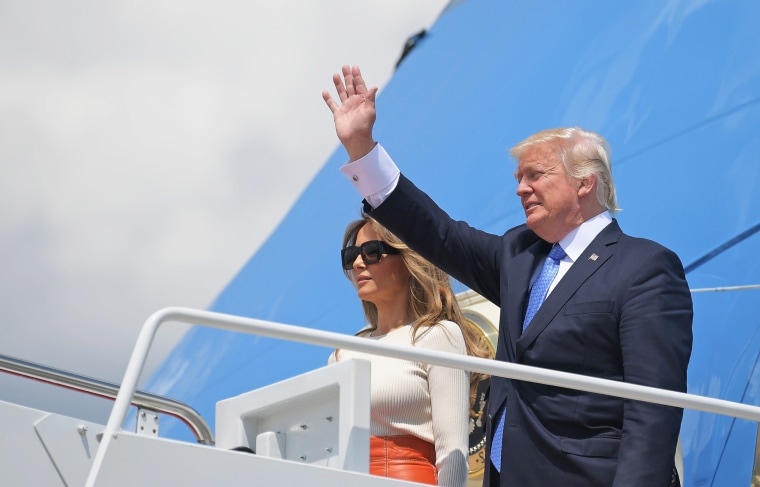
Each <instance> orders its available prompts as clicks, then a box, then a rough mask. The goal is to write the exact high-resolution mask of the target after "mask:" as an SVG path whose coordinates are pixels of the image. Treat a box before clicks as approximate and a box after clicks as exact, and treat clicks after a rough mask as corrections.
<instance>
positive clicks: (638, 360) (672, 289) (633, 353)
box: [614, 246, 693, 486]
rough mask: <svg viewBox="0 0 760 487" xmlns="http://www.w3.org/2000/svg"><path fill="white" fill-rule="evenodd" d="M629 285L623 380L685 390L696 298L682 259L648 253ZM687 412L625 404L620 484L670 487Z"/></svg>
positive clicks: (658, 252)
mask: <svg viewBox="0 0 760 487" xmlns="http://www.w3.org/2000/svg"><path fill="white" fill-rule="evenodd" d="M649 250H650V252H648V255H647V258H646V259H640V260H638V261H637V267H636V270H635V271H634V272H633V273H632V278H631V279H630V281H629V282H628V283H627V284H628V291H627V296H626V299H625V300H624V301H623V303H624V304H623V308H622V310H621V320H620V327H619V329H620V346H621V353H622V360H623V373H624V380H625V381H626V382H631V383H634V384H641V385H646V386H652V387H659V388H663V389H669V390H673V391H678V392H685V391H686V370H687V367H688V363H689V357H690V354H691V345H692V329H691V324H692V315H693V311H692V309H693V308H692V300H691V294H690V291H689V288H688V284H687V282H686V279H685V277H684V271H683V266H682V264H681V262H680V260H679V259H678V257H677V256H676V255H675V254H674V253H673V252H671V251H669V250H667V249H665V248H664V247H660V246H655V248H654V249H649ZM682 415H683V410H682V409H679V408H674V407H669V406H660V405H655V404H651V403H645V402H641V401H633V400H626V401H625V403H624V416H623V434H622V443H621V447H620V456H619V461H618V468H617V471H616V476H615V483H614V485H615V486H629V485H637V486H638V485H668V482H669V479H670V474H671V472H672V469H673V452H674V451H675V446H676V441H677V439H678V433H679V431H680V426H681V418H682Z"/></svg>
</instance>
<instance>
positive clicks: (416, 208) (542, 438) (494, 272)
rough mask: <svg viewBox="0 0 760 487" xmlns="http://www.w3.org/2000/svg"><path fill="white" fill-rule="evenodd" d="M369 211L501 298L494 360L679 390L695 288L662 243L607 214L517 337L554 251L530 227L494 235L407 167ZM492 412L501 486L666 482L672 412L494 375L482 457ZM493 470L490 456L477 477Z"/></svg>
mask: <svg viewBox="0 0 760 487" xmlns="http://www.w3.org/2000/svg"><path fill="white" fill-rule="evenodd" d="M365 211H367V212H368V213H369V214H370V215H371V216H372V217H374V218H376V219H377V220H378V221H379V222H380V223H382V224H383V225H384V226H386V227H387V228H388V229H389V230H391V231H392V232H393V233H395V234H396V235H398V236H399V237H400V238H401V239H402V240H403V241H405V242H406V243H407V244H408V245H409V246H410V247H411V248H413V249H414V250H416V251H417V252H419V253H420V254H421V255H422V256H424V257H425V258H427V259H428V260H430V261H431V262H432V263H434V264H435V265H437V266H438V267H440V268H442V269H443V270H445V271H446V272H447V273H449V274H450V275H451V276H453V277H454V278H456V279H457V280H459V281H460V282H462V283H463V284H465V285H467V286H469V287H470V288H471V289H473V290H475V291H476V292H478V293H480V294H481V295H482V296H484V297H485V298H487V299H488V300H490V301H492V302H493V303H495V304H496V305H497V306H500V307H501V317H500V320H499V336H498V345H497V351H496V358H497V359H498V360H504V361H507V362H512V363H519V364H526V365H531V366H537V367H544V368H548V369H554V370H560V371H565V372H572V373H578V374H585V375H589V376H594V377H601V378H605V379H612V380H619V381H626V382H631V383H635V384H643V385H647V386H654V387H660V388H665V389H670V390H674V391H680V392H684V391H685V390H686V369H687V366H688V361H689V356H690V354H691V344H692V332H691V323H692V313H693V312H692V301H691V294H690V292H689V288H688V285H687V282H686V279H685V276H684V271H683V265H682V264H681V261H680V260H679V259H678V257H677V256H676V255H675V254H674V253H673V252H671V251H670V250H668V249H666V248H665V247H663V246H661V245H659V244H657V243H655V242H652V241H649V240H644V239H639V238H633V237H630V236H628V235H626V234H624V233H623V232H622V231H621V229H620V227H619V226H618V223H617V221H616V220H613V222H612V223H611V224H610V225H608V226H607V227H606V228H605V229H604V230H602V232H601V233H600V234H599V235H598V236H597V237H596V238H595V239H594V240H593V241H592V242H591V244H590V245H589V246H588V248H587V249H586V250H585V251H584V252H583V254H582V255H581V256H580V258H579V259H577V260H576V261H575V262H574V263H573V265H572V266H571V268H570V269H569V270H568V272H567V273H566V274H565V275H564V276H563V277H562V279H561V280H560V281H559V282H558V283H557V284H556V287H555V288H554V289H553V290H552V292H551V293H550V294H549V296H548V297H547V298H546V301H545V302H544V304H543V305H542V306H541V308H540V309H539V310H538V312H537V313H536V315H535V316H534V318H533V320H532V321H531V323H530V326H528V328H527V329H526V330H525V332H524V333H523V332H522V322H523V317H524V315H525V309H526V307H527V302H528V295H529V290H528V288H529V285H530V278H531V276H532V274H533V272H534V270H535V269H536V267H537V265H538V264H539V263H540V262H541V261H542V259H544V258H545V257H546V256H547V255H548V253H549V249H550V248H551V245H550V244H549V243H547V242H545V241H543V240H541V239H540V238H539V237H538V236H537V235H536V234H535V233H533V231H531V230H530V229H528V228H527V226H525V225H521V226H518V227H515V228H513V229H511V230H509V231H507V232H506V233H505V234H504V235H501V236H498V235H492V234H488V233H485V232H482V231H480V230H477V229H474V228H472V227H470V226H469V225H467V224H466V223H464V222H459V221H454V220H452V219H451V218H450V217H449V216H448V215H447V214H446V213H445V212H444V211H442V210H441V209H440V208H439V207H438V206H437V205H436V204H435V203H434V202H433V201H432V200H431V199H430V198H429V197H427V195H425V194H424V193H423V192H421V191H420V190H419V189H417V188H416V187H415V186H414V185H413V184H412V183H411V182H410V181H409V180H408V179H406V178H405V177H404V176H403V175H401V177H400V180H399V183H398V186H397V187H396V189H395V190H394V191H393V193H391V195H390V196H389V197H388V199H387V200H385V201H384V202H383V203H382V204H381V205H380V206H379V207H378V208H376V209H372V208H371V207H369V205H367V204H366V202H365ZM502 407H506V421H505V429H504V438H503V443H502V445H503V448H502V473H501V475H500V476H499V477H500V485H501V486H502V487H507V486H518V487H526V486H534V485H536V486H539V485H541V486H544V485H546V486H562V487H567V486H584V487H587V486H611V485H614V486H646V487H652V486H658V485H659V486H663V487H664V486H668V485H670V480H671V474H672V472H673V466H674V454H675V448H676V442H677V438H678V433H679V430H680V424H681V417H682V410H681V409H677V408H672V407H667V406H659V405H654V404H649V403H644V402H640V401H633V400H624V399H620V398H616V397H612V396H606V395H600V394H594V393H588V392H582V391H576V390H570V389H564V388H559V387H552V386H546V385H541V384H535V383H530V382H523V381H514V380H511V379H505V378H500V377H493V378H492V379H491V389H490V397H489V404H488V424H487V434H488V438H489V441H488V450H489V451H487V455H486V456H487V457H488V456H489V455H490V443H491V441H490V438H491V430H492V421H493V419H494V417H495V416H496V413H497V411H499V410H500V408H502ZM489 472H490V465H489V464H487V465H486V479H485V482H484V485H486V486H487V485H490V481H491V480H490V478H489Z"/></svg>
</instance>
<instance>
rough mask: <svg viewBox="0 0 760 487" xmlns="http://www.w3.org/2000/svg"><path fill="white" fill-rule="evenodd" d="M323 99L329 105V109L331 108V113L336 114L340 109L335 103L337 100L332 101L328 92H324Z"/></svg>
mask: <svg viewBox="0 0 760 487" xmlns="http://www.w3.org/2000/svg"><path fill="white" fill-rule="evenodd" d="M322 99H323V100H324V101H325V103H327V108H329V109H330V111H331V112H333V113H335V110H337V109H338V104H337V103H335V100H333V99H332V97H331V96H330V93H328V92H327V90H325V91H323V92H322Z"/></svg>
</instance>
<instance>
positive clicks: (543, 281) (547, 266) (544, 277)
mask: <svg viewBox="0 0 760 487" xmlns="http://www.w3.org/2000/svg"><path fill="white" fill-rule="evenodd" d="M565 255H567V254H565V251H564V250H562V247H560V245H559V244H554V246H553V247H552V250H551V251H550V252H549V257H547V258H546V262H544V267H543V269H541V274H539V275H538V279H536V282H534V283H533V287H532V288H531V290H530V299H529V300H528V310H527V311H526V312H525V320H524V321H523V331H525V328H527V327H528V323H530V320H532V319H533V315H535V314H536V311H538V308H540V307H541V304H543V302H544V299H546V293H547V291H549V286H551V283H552V281H553V280H554V278H555V277H557V271H559V261H560V260H562V259H563V258H564V257H565ZM506 413H507V408H505V407H504V408H501V412H500V413H499V419H498V422H497V423H496V431H495V432H494V434H493V441H492V442H491V463H492V464H493V466H494V467H495V468H496V470H497V471H498V472H501V442H502V437H503V436H504V419H505V417H506Z"/></svg>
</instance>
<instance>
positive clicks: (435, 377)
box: [329, 321, 470, 487]
mask: <svg viewBox="0 0 760 487" xmlns="http://www.w3.org/2000/svg"><path fill="white" fill-rule="evenodd" d="M366 338H368V339H370V340H377V341H380V342H383V343H389V344H393V345H410V344H411V343H412V326H411V325H406V326H402V327H399V328H396V329H394V330H392V331H391V332H390V333H388V334H387V335H382V336H378V337H370V336H366ZM414 346H416V347H421V348H427V349H432V350H440V351H444V352H452V353H460V354H465V353H466V348H465V342H464V337H463V336H462V331H461V330H460V329H459V327H458V326H457V325H456V324H455V323H452V322H451V321H442V322H440V323H439V324H438V325H435V326H431V327H427V328H425V327H422V328H420V329H419V330H418V332H417V340H416V342H415V343H414ZM350 358H361V359H365V360H369V361H370V362H371V375H370V377H371V379H370V380H371V384H370V390H371V394H372V397H371V411H370V417H371V425H370V434H371V435H372V436H393V435H414V436H417V437H419V438H421V439H423V440H425V441H428V442H430V443H433V444H434V445H435V454H436V469H437V470H438V485H445V486H448V487H463V486H464V485H465V484H466V482H467V473H468V468H469V467H468V459H467V449H468V434H469V408H470V401H469V387H470V377H469V373H468V372H467V371H463V370H459V369H451V368H447V367H441V366H437V365H430V364H423V363H420V362H412V361H408V360H401V359H395V358H390V357H383V356H379V355H372V354H367V353H363V352H354V351H351V350H340V351H339V352H338V358H337V360H336V357H335V352H333V353H332V354H331V355H330V359H329V363H331V364H332V363H335V362H336V361H338V360H345V359H350Z"/></svg>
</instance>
